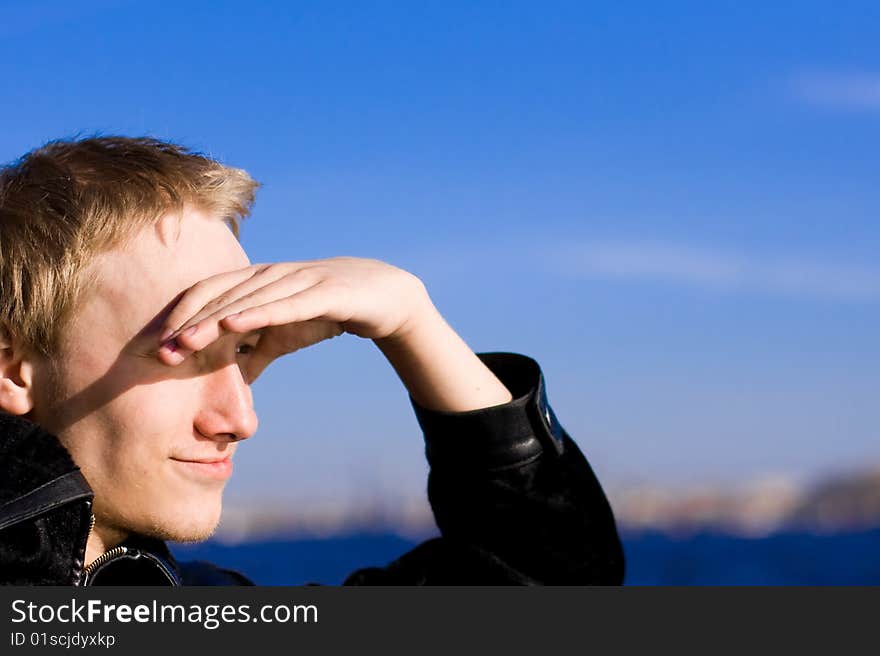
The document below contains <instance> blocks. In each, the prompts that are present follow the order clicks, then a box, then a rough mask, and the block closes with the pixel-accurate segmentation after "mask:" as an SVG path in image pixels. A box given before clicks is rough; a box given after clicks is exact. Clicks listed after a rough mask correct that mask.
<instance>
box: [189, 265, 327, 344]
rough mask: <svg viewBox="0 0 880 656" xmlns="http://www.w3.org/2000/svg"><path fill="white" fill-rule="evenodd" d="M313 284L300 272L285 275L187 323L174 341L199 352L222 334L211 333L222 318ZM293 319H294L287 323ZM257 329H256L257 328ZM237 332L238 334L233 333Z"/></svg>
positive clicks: (280, 298)
mask: <svg viewBox="0 0 880 656" xmlns="http://www.w3.org/2000/svg"><path fill="white" fill-rule="evenodd" d="M297 274H300V275H297ZM315 284H316V283H315V282H314V279H313V276H311V275H302V274H301V272H300V271H297V272H294V273H293V274H290V275H287V276H284V277H282V278H280V279H278V280H275V281H274V282H271V283H269V284H267V285H265V286H263V287H259V288H258V289H256V290H254V291H252V292H250V293H249V294H246V295H245V296H243V297H241V298H237V299H235V300H234V301H232V302H231V303H229V304H227V305H225V306H223V307H221V308H219V309H217V310H216V311H215V312H214V313H212V314H208V315H206V316H204V317H201V318H194V319H193V320H191V321H188V322H187V324H189V325H188V326H187V327H184V328H183V329H182V332H181V333H180V334H179V335H178V336H177V341H178V343H179V345H180V346H182V347H183V348H188V349H191V350H194V351H200V350H201V349H203V348H205V347H206V346H208V344H210V343H211V342H212V341H214V340H215V339H217V337H219V336H220V334H222V331H217V330H214V328H216V327H217V326H218V324H220V322H221V321H222V320H223V319H224V318H225V317H227V316H229V315H232V314H237V313H239V312H242V311H244V310H247V309H248V308H251V307H258V306H261V305H266V304H268V303H271V302H273V301H278V300H283V299H285V298H289V297H291V296H293V295H295V294H298V293H301V292H302V291H304V290H305V289H308V287H310V286H313V285H315ZM230 295H232V292H230ZM292 320H294V319H291V320H290V321H292ZM290 321H281V323H290ZM260 327H261V326H257V327H256V328H260ZM254 329H255V328H254ZM249 330H251V329H249ZM236 332H239V331H237V330H236Z"/></svg>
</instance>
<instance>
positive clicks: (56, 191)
mask: <svg viewBox="0 0 880 656" xmlns="http://www.w3.org/2000/svg"><path fill="white" fill-rule="evenodd" d="M258 186H259V185H258V183H257V182H255V181H254V180H253V179H252V178H251V177H250V176H249V175H248V174H247V173H246V172H245V171H243V170H242V169H236V168H231V167H228V166H224V165H222V164H220V163H219V162H217V161H215V160H213V159H211V158H209V157H207V156H205V155H202V154H199V153H195V152H192V151H190V150H188V149H186V148H184V147H182V146H179V145H176V144H172V143H168V142H164V141H159V140H157V139H153V138H150V137H139V138H132V137H119V136H100V137H90V138H85V139H73V140H58V141H52V142H50V143H48V144H46V145H45V146H43V147H41V148H37V149H36V150H33V151H31V152H29V153H27V154H26V155H24V156H23V157H22V158H21V159H19V160H17V161H15V162H13V163H12V164H9V165H8V166H5V167H3V168H2V169H0V323H2V327H3V328H4V329H5V330H6V331H8V333H9V334H11V335H12V336H14V337H15V338H17V340H18V341H19V343H20V344H21V345H23V346H24V347H25V348H27V349H31V350H33V351H34V352H36V353H38V354H40V355H42V356H50V355H53V354H54V353H55V352H56V350H57V348H58V346H59V340H60V338H61V334H62V331H63V329H64V327H65V325H66V324H67V322H68V321H69V320H70V317H71V310H72V309H73V308H74V307H76V305H77V301H78V300H79V299H80V298H81V295H82V293H83V290H84V289H86V288H87V287H88V282H89V281H88V279H87V278H88V276H87V275H85V272H86V271H87V268H88V265H89V263H90V262H91V260H92V259H93V257H94V256H95V255H97V254H99V253H102V252H106V251H108V250H112V249H114V248H117V247H120V246H122V245H124V244H125V243H126V241H127V240H129V239H130V238H132V237H133V236H134V235H135V234H137V233H138V232H139V231H140V230H142V229H143V228H145V227H147V226H148V225H150V224H151V223H155V222H156V221H158V219H159V218H160V217H162V216H163V215H165V214H167V213H168V212H171V211H177V212H179V211H180V210H182V209H183V207H184V206H185V205H192V206H195V207H197V208H198V209H201V210H204V211H207V212H209V213H211V214H212V215H214V216H217V217H219V218H221V219H222V220H223V221H225V222H226V223H227V225H228V226H229V228H230V229H231V230H232V232H233V234H234V235H235V236H236V238H237V237H238V233H239V222H240V221H241V220H242V219H243V218H245V217H246V216H248V215H249V214H250V210H251V207H252V205H253V202H254V196H255V193H256V189H257V187H258Z"/></svg>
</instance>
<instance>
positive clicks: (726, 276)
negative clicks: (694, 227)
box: [548, 241, 880, 302]
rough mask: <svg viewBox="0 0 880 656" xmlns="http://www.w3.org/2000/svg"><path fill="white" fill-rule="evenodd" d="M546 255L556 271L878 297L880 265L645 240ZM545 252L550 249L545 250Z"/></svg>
mask: <svg viewBox="0 0 880 656" xmlns="http://www.w3.org/2000/svg"><path fill="white" fill-rule="evenodd" d="M554 251H555V253H554V254H553V255H552V256H551V257H550V258H548V259H549V260H550V261H551V262H552V263H553V264H552V265H551V266H552V267H553V269H554V270H555V271H556V272H557V273H563V274H565V275H574V276H580V277H586V278H603V279H622V280H635V281H639V280H641V281H650V282H660V283H666V284H676V285H687V286H692V287H701V288H709V289H717V290H730V291H751V292H760V293H770V294H784V295H789V296H799V297H807V298H815V299H826V300H838V301H849V302H877V301H880V268H870V267H858V266H852V265H847V264H835V263H827V262H824V263H823V262H816V261H810V260H798V259H791V258H787V257H778V258H777V257H763V258H756V257H749V256H744V255H737V254H731V253H725V252H721V251H716V250H712V249H708V248H695V247H691V246H682V245H675V244H663V243H649V242H625V241H621V242H610V241H601V242H600V241H592V242H589V241H588V242H583V243H579V244H564V245H560V246H559V247H558V248H556V249H554ZM548 254H549V253H548Z"/></svg>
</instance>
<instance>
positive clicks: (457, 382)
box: [373, 301, 513, 412]
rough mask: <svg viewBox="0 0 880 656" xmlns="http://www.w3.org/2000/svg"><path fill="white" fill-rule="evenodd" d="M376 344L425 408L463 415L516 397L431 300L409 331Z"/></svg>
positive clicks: (413, 395) (378, 340) (411, 393)
mask: <svg viewBox="0 0 880 656" xmlns="http://www.w3.org/2000/svg"><path fill="white" fill-rule="evenodd" d="M373 341H374V342H375V343H376V346H378V347H379V349H380V350H381V351H382V353H383V354H384V355H385V357H386V358H387V359H388V361H389V362H390V363H391V366H392V367H394V370H395V371H396V372H397V375H398V376H399V377H400V380H401V381H402V382H403V384H404V385H405V386H406V388H407V390H408V391H409V393H410V396H412V398H413V399H414V400H415V401H416V402H417V403H419V404H420V405H422V406H424V407H425V408H429V409H431V410H438V411H445V412H464V411H467V410H477V409H480V408H486V407H489V406H493V405H500V404H503V403H507V402H509V401H510V400H511V399H512V398H513V397H512V396H511V394H510V392H509V391H508V389H507V388H506V387H505V386H504V384H503V383H502V382H501V381H500V380H498V378H497V377H496V376H495V374H493V373H492V371H491V370H490V369H489V368H488V367H486V365H484V364H483V363H482V362H481V361H480V359H479V358H478V357H477V356H476V354H475V353H474V352H473V351H472V350H471V349H470V347H469V346H468V345H467V344H466V343H465V342H464V340H463V339H462V338H461V337H460V336H459V335H458V334H457V333H456V332H455V331H454V330H453V329H452V328H451V327H450V326H449V324H448V323H446V320H445V319H444V318H443V317H442V316H441V315H440V313H439V312H438V311H437V309H436V308H435V307H434V305H433V304H432V303H431V302H430V301H428V302H426V304H425V307H424V309H423V310H422V311H421V312H420V313H419V314H418V315H417V316H416V317H414V319H413V322H412V324H411V325H410V326H409V327H408V329H407V330H406V331H403V332H402V333H401V334H400V335H396V336H394V337H388V338H384V339H375V340H373Z"/></svg>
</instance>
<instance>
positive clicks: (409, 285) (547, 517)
mask: <svg viewBox="0 0 880 656" xmlns="http://www.w3.org/2000/svg"><path fill="white" fill-rule="evenodd" d="M256 187H257V184H256V183H255V182H254V181H253V180H252V179H251V178H250V177H249V176H248V175H247V174H246V173H245V172H244V171H241V170H239V169H233V168H229V167H225V166H223V165H221V164H219V163H217V162H215V161H213V160H211V159H208V158H206V157H203V156H201V155H198V154H194V153H191V152H189V151H187V150H185V149H183V148H181V147H178V146H175V145H172V144H168V143H163V142H160V141H156V140H153V139H147V138H140V139H133V138H125V137H99V138H90V139H83V140H78V141H57V142H53V143H50V144H48V145H47V146H45V147H43V148H40V149H37V150H35V151H33V152H31V153H28V154H27V155H25V156H24V157H23V158H21V159H20V160H19V161H17V162H15V163H14V164H12V165H10V166H8V167H6V168H5V169H3V170H2V172H0V328H2V334H0V340H2V341H0V410H2V413H0V583H6V584H41V585H47V584H48V585H59V584H61V585H66V584H72V585H90V584H93V585H99V584H130V585H138V584H169V585H180V584H211V585H213V584H217V585H222V584H246V583H249V582H250V581H249V580H248V579H247V578H246V577H245V576H243V575H242V574H239V573H236V572H232V571H229V570H225V569H222V568H219V567H216V566H214V565H210V564H207V563H189V564H188V563H178V562H176V561H175V560H174V558H173V557H172V556H171V554H170V552H169V551H168V549H167V547H166V545H165V541H167V540H171V541H194V540H204V539H205V538H207V537H209V536H210V535H211V533H212V532H213V530H214V529H215V527H216V525H217V523H218V521H219V519H220V510H221V496H222V492H223V487H224V484H225V482H226V480H227V479H228V477H229V476H230V474H231V472H232V461H233V455H234V453H235V451H236V450H237V449H238V448H239V446H240V443H241V442H242V441H243V440H245V439H247V438H248V437H250V436H252V435H253V434H254V433H255V431H256V429H257V417H256V415H255V414H254V410H253V405H252V399H251V390H250V384H251V383H252V382H253V381H254V379H256V378H257V376H259V375H260V373H261V372H262V371H263V369H265V367H266V366H267V365H268V364H269V363H271V362H272V361H273V360H274V359H275V358H278V357H280V356H281V355H284V354H286V353H291V352H293V351H296V350H297V349H301V348H304V347H306V346H309V345H311V344H314V343H316V342H319V341H321V340H325V339H328V338H332V337H335V336H337V335H340V334H341V333H343V332H348V333H351V334H354V335H357V336H359V337H363V338H366V339H370V340H372V341H373V343H374V344H375V345H376V346H377V347H378V348H379V349H380V350H381V351H382V353H383V354H384V355H385V356H386V358H387V359H388V361H389V363H390V364H391V365H392V366H393V367H394V369H395V370H396V372H397V373H398V375H399V376H400V379H401V381H402V382H403V384H404V385H405V386H406V388H407V390H408V392H409V395H410V400H411V402H412V405H413V408H414V410H415V413H416V417H417V419H418V422H419V425H420V426H421V428H422V430H423V433H424V437H425V440H426V445H427V447H426V453H427V457H428V460H429V463H430V465H431V472H430V475H429V478H428V496H429V500H430V502H431V505H432V508H433V511H434V515H435V518H436V521H437V525H438V527H439V529H440V532H441V537H438V538H434V539H432V540H428V541H427V542H424V543H422V544H421V545H419V546H418V547H416V548H415V549H413V550H412V551H410V552H408V553H407V554H404V555H403V556H401V557H400V558H399V559H398V560H396V561H394V562H392V563H390V564H389V565H387V566H385V567H371V568H367V569H361V570H358V571H356V572H354V573H353V574H352V575H351V576H349V577H348V579H347V580H346V583H348V584H404V585H405V584H505V583H515V584H538V583H546V584H591V583H598V584H618V583H621V582H622V579H623V553H622V550H621V546H620V542H619V540H618V536H617V531H616V528H615V524H614V518H613V515H612V513H611V509H610V507H609V505H608V503H607V501H606V499H605V495H604V494H603V492H602V489H601V487H600V485H599V483H598V482H597V480H596V478H595V477H594V475H593V472H592V471H591V469H590V467H589V465H588V464H587V461H586V460H585V459H584V457H583V455H582V454H581V452H580V451H579V450H578V448H577V446H576V445H575V443H574V442H573V441H572V440H571V438H570V437H569V436H568V435H567V434H566V433H565V431H564V430H563V429H562V427H561V426H560V425H559V423H558V422H557V420H556V418H555V416H554V414H553V411H552V410H551V409H550V407H549V405H548V404H547V399H546V395H545V392H544V382H543V378H542V375H541V371H540V368H539V367H538V365H537V363H536V362H535V361H534V360H532V359H530V358H528V357H526V356H523V355H518V354H513V353H483V354H479V355H478V354H474V353H473V352H472V351H471V350H470V349H469V348H468V346H467V345H466V344H465V343H464V342H463V341H462V339H461V338H460V337H459V336H458V335H457V334H456V333H455V332H454V331H453V330H452V329H451V328H450V327H449V325H448V324H447V323H446V322H445V321H444V320H443V318H442V317H441V315H440V314H439V313H438V311H437V310H436V308H435V307H434V306H433V304H432V303H431V299H430V297H429V295H428V293H427V291H426V290H425V287H424V285H423V284H422V283H421V281H420V280H419V279H418V278H416V277H415V276H413V275H412V274H410V273H408V272H406V271H403V270H401V269H398V268H396V267H393V266H391V265H389V264H385V263H383V262H380V261H377V260H371V259H363V258H354V257H335V258H328V259H321V260H309V261H300V262H283V263H275V264H256V265H252V264H251V263H250V262H249V260H248V258H247V256H246V255H245V253H244V251H243V250H242V248H241V246H240V245H239V242H238V240H237V236H238V225H239V221H240V219H241V218H243V217H244V216H246V215H247V214H248V213H249V211H250V207H251V204H252V202H253V198H254V193H255V190H256Z"/></svg>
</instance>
